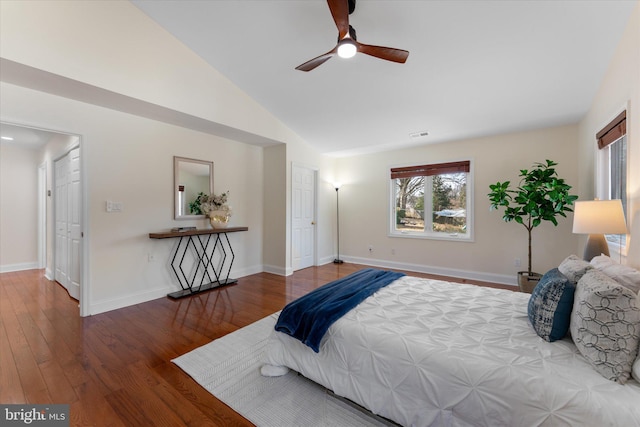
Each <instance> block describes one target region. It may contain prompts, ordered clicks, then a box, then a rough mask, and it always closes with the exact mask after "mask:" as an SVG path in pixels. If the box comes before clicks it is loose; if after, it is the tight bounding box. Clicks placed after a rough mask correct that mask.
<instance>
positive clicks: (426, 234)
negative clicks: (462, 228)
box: [387, 159, 475, 243]
mask: <svg viewBox="0 0 640 427" xmlns="http://www.w3.org/2000/svg"><path fill="white" fill-rule="evenodd" d="M472 163H473V162H472V159H464V160H459V161H451V162H444V163H431V164H415V165H411V164H410V165H409V166H407V164H406V163H405V164H404V165H402V166H400V165H399V166H392V167H389V175H387V176H388V179H387V185H388V192H389V198H388V200H389V201H388V203H389V204H388V206H387V213H388V216H389V217H388V224H389V225H388V227H389V228H388V237H401V238H409V239H428V240H446V241H450V242H467V243H472V242H474V241H475V227H474V214H473V210H474V208H475V201H474V173H473V164H472ZM460 172H464V173H466V174H467V182H466V186H467V209H466V211H467V230H468V231H467V232H466V233H464V234H458V233H456V234H447V233H435V232H433V231H427V228H426V224H425V231H422V232H408V231H398V230H396V228H395V203H396V194H395V185H394V184H395V179H397V178H411V177H415V176H425V177H429V176H433V175H441V174H449V173H460ZM430 203H431V201H430V200H429V201H427V200H425V211H426V207H427V204H430Z"/></svg>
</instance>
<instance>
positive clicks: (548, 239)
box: [339, 126, 577, 283]
mask: <svg viewBox="0 0 640 427" xmlns="http://www.w3.org/2000/svg"><path fill="white" fill-rule="evenodd" d="M576 147H577V128H576V126H563V127H557V128H551V129H541V130H536V131H531V132H522V133H514V134H508V135H498V136H493V137H486V138H478V139H470V140H464V141H457V142H448V143H446V144H434V145H426V146H423V147H419V148H413V149H406V150H397V151H391V152H386V153H379V154H371V155H366V156H358V157H351V158H345V159H340V161H339V171H340V177H339V178H340V180H341V181H342V183H343V187H342V188H341V189H340V218H341V225H342V226H341V227H340V233H341V242H340V243H341V244H340V248H341V251H342V252H343V253H344V256H345V259H351V260H354V261H362V262H373V263H379V264H382V265H389V266H397V267H403V268H409V269H414V270H418V271H427V272H433V273H438V274H448V275H452V276H458V277H467V278H476V279H480V280H490V281H496V282H503V283H515V280H516V272H517V271H519V270H526V262H527V232H526V230H525V228H524V227H523V226H521V225H519V224H516V223H504V222H503V221H502V214H501V213H498V212H495V211H494V212H489V200H488V198H487V196H486V195H487V193H488V192H489V184H493V183H495V182H497V181H505V180H511V181H512V182H514V183H517V182H518V173H519V171H520V169H527V168H529V167H531V165H532V164H533V163H534V162H543V161H544V160H545V159H551V160H554V161H556V162H557V163H559V165H558V167H557V170H558V173H559V175H560V176H561V177H562V178H564V179H565V180H566V181H567V183H568V184H569V185H572V186H575V185H576V183H577V163H576V158H575V151H576ZM461 159H471V161H472V163H473V170H474V186H475V190H474V194H473V196H474V200H475V203H474V218H475V220H474V225H475V241H474V242H471V243H465V242H451V241H442V240H427V239H410V238H399V237H389V236H388V229H389V227H388V224H389V182H390V176H389V168H390V167H391V166H397V165H402V164H416V163H423V162H424V163H440V162H447V161H454V160H461ZM574 194H575V192H574ZM559 222H560V224H559V225H558V227H554V226H553V224H551V223H543V224H542V225H541V226H540V227H538V228H536V229H535V230H534V231H533V255H532V256H533V270H534V271H537V272H541V273H544V272H546V271H547V270H549V269H550V268H552V267H554V266H557V265H558V264H559V263H560V261H562V260H563V259H564V258H565V257H566V256H567V255H569V254H571V253H573V252H574V251H575V248H576V246H577V240H576V239H577V238H576V236H574V235H573V234H572V233H571V225H572V215H571V214H570V216H569V217H568V218H567V219H565V218H562V219H561V220H560V221H559ZM369 245H371V246H373V248H374V249H373V251H372V252H371V253H369V250H368V247H369ZM515 258H520V259H521V261H522V266H521V267H516V266H515V265H514V260H515Z"/></svg>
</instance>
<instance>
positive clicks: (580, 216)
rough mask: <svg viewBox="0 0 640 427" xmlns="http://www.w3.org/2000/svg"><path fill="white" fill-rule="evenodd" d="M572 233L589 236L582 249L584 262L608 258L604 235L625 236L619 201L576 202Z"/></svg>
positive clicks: (625, 230)
mask: <svg viewBox="0 0 640 427" xmlns="http://www.w3.org/2000/svg"><path fill="white" fill-rule="evenodd" d="M573 232H574V233H575V234H588V235H589V238H588V239H587V245H586V246H585V248H584V256H583V257H584V259H585V261H591V259H593V258H594V257H596V256H598V255H601V254H602V255H606V256H609V245H608V244H607V240H606V239H605V237H604V235H605V234H627V225H626V223H625V219H624V211H623V210H622V202H621V201H620V200H619V199H616V200H589V201H583V202H576V203H575V206H574V210H573Z"/></svg>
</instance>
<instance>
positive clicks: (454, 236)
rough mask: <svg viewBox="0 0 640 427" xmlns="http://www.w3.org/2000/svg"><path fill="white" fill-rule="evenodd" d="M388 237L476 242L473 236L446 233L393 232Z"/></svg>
mask: <svg viewBox="0 0 640 427" xmlns="http://www.w3.org/2000/svg"><path fill="white" fill-rule="evenodd" d="M388 237H399V238H402V239H423V240H445V241H449V242H466V243H472V242H474V239H473V236H469V235H467V234H446V233H438V234H431V233H411V232H391V233H389V234H388Z"/></svg>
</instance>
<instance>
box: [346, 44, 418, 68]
mask: <svg viewBox="0 0 640 427" xmlns="http://www.w3.org/2000/svg"><path fill="white" fill-rule="evenodd" d="M356 46H357V47H358V52H361V53H364V54H366V55H371V56H375V57H376V58H380V59H386V60H387V61H393V62H399V63H401V64H404V63H405V62H406V60H407V58H408V57H409V52H408V51H406V50H403V49H395V48H392V47H384V46H372V45H368V44H363V43H358V42H356Z"/></svg>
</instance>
